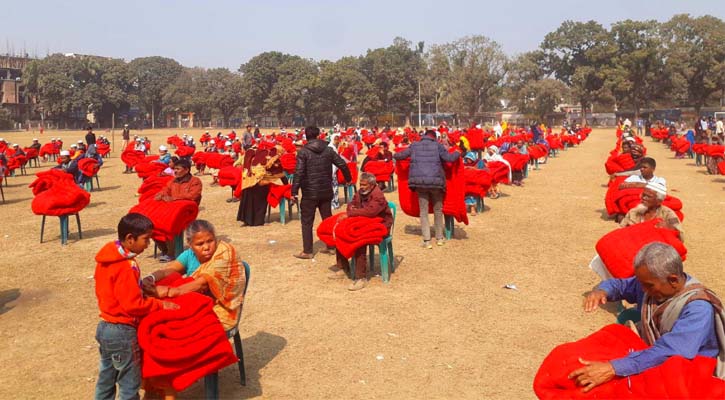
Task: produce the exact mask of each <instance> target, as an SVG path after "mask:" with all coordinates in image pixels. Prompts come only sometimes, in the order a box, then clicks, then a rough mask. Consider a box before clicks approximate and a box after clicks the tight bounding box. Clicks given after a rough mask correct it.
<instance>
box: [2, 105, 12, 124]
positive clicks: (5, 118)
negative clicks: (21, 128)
mask: <svg viewBox="0 0 725 400" xmlns="http://www.w3.org/2000/svg"><path fill="white" fill-rule="evenodd" d="M12 128H13V116H12V114H11V113H10V111H8V110H6V109H4V108H2V107H0V129H12Z"/></svg>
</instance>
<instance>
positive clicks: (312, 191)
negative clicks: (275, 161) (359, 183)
mask: <svg viewBox="0 0 725 400" xmlns="http://www.w3.org/2000/svg"><path fill="white" fill-rule="evenodd" d="M305 134H306V135H307V140H308V142H307V144H306V145H305V146H304V147H303V148H302V149H300V150H299V151H298V152H297V167H296V169H295V177H294V183H293V184H292V196H293V197H292V200H293V201H297V193H298V192H299V190H300V189H302V200H301V201H300V212H301V214H302V245H303V250H302V253H299V254H295V257H297V258H301V259H304V260H309V259H311V258H312V257H313V254H312V225H314V223H315V210H316V209H319V210H320V216H321V217H322V219H325V218H328V217H330V216H332V207H331V202H332V197H333V195H334V194H333V192H332V165H333V164H335V166H337V168H339V169H340V170H341V171H342V175H343V176H344V177H345V182H350V181H351V180H352V176H351V175H350V169H349V168H348V167H347V164H346V163H345V160H343V159H342V157H340V156H339V155H338V154H337V153H336V152H335V150H333V149H332V148H331V147H329V146H328V143H327V142H326V141H324V140H320V139H318V138H317V137H318V136H319V135H320V128H318V127H316V126H310V127H307V128H305Z"/></svg>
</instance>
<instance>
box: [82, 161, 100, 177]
mask: <svg viewBox="0 0 725 400" xmlns="http://www.w3.org/2000/svg"><path fill="white" fill-rule="evenodd" d="M99 168H100V167H99V166H98V160H96V159H95V158H81V159H80V160H78V169H79V170H80V171H81V173H82V174H83V175H85V176H89V177H90V176H94V175H95V174H97V173H98V169H99Z"/></svg>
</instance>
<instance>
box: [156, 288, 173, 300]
mask: <svg viewBox="0 0 725 400" xmlns="http://www.w3.org/2000/svg"><path fill="white" fill-rule="evenodd" d="M170 289H171V288H170V287H168V286H158V285H157V286H156V297H158V298H160V299H162V298H164V297H169V290H170Z"/></svg>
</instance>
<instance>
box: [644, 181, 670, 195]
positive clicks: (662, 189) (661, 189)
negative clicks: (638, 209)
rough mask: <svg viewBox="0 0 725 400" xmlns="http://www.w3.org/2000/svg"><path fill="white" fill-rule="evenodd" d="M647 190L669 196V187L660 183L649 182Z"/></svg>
mask: <svg viewBox="0 0 725 400" xmlns="http://www.w3.org/2000/svg"><path fill="white" fill-rule="evenodd" d="M645 188H646V189H650V190H653V191H654V192H656V193H659V194H661V195H663V196H666V195H667V186H665V185H664V184H662V183H660V182H647V186H645Z"/></svg>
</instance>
